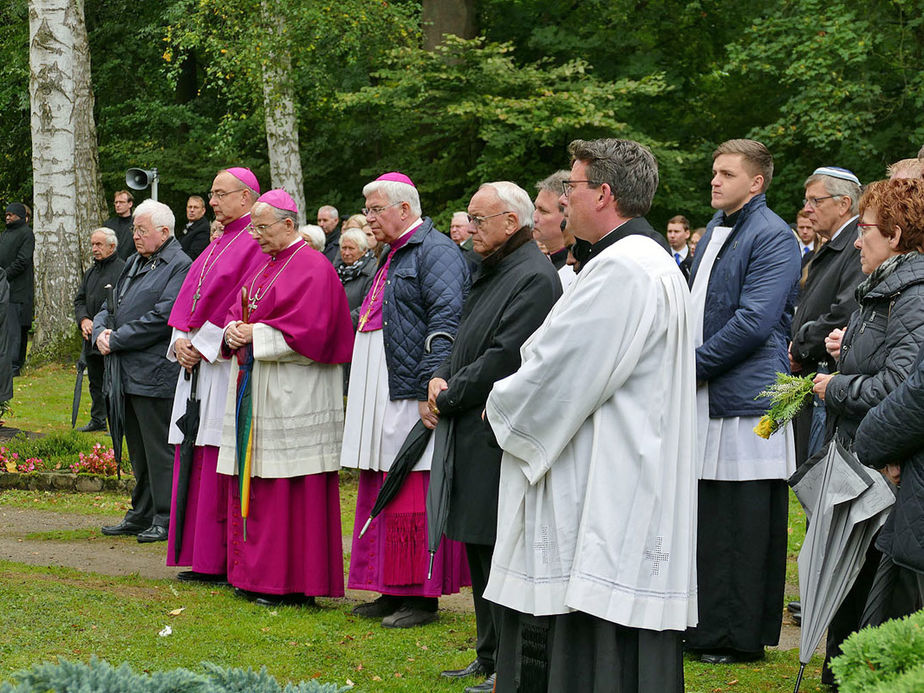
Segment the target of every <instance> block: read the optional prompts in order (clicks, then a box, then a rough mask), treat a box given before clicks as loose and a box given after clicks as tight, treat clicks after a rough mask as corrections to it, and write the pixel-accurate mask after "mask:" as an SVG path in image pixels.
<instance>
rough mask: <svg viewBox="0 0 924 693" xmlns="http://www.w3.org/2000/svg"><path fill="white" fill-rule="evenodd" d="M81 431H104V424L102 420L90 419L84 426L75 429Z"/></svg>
mask: <svg viewBox="0 0 924 693" xmlns="http://www.w3.org/2000/svg"><path fill="white" fill-rule="evenodd" d="M77 430H78V431H80V432H81V433H93V432H94V431H105V430H106V424H105V422H103V421H91V422H90V423H88V424H87V425H86V426H81V427H80V428H78V429H77Z"/></svg>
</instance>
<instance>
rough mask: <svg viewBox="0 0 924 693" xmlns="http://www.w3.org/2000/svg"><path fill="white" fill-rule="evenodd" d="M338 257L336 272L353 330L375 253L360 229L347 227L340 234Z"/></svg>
mask: <svg viewBox="0 0 924 693" xmlns="http://www.w3.org/2000/svg"><path fill="white" fill-rule="evenodd" d="M340 258H341V260H342V262H341V263H340V264H339V265H338V266H337V274H338V275H340V282H341V283H342V284H343V290H344V291H346V295H347V304H348V305H349V306H350V314H351V315H352V317H353V329H354V330H355V329H356V322H357V320H358V319H359V312H358V311H359V307H360V306H361V305H362V304H363V299H364V298H365V297H366V294H367V293H369V288H370V287H371V286H372V279H373V277H375V269H376V266H377V263H376V260H375V254H374V253H373V252H372V251H371V250H369V242H368V241H367V240H366V235H365V234H364V233H363V232H362V231H361V230H360V229H347V230H346V231H344V232H343V233H342V234H340Z"/></svg>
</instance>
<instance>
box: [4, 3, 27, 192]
mask: <svg viewBox="0 0 924 693" xmlns="http://www.w3.org/2000/svg"><path fill="white" fill-rule="evenodd" d="M0 26H2V27H3V31H2V32H0V55H2V56H3V60H2V61H0V113H2V114H3V127H0V201H2V204H3V205H4V206H5V205H6V204H7V203H8V202H13V201H23V202H27V203H28V202H31V199H32V147H31V143H32V136H31V133H30V130H29V17H28V2H27V0H5V1H4V2H0Z"/></svg>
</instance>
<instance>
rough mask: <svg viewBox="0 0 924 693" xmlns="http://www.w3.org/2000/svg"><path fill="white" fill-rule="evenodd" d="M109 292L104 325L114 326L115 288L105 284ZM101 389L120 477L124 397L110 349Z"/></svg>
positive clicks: (117, 473)
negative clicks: (107, 314) (106, 317)
mask: <svg viewBox="0 0 924 693" xmlns="http://www.w3.org/2000/svg"><path fill="white" fill-rule="evenodd" d="M105 288H106V290H107V292H108V294H109V298H108V301H109V317H108V319H107V320H106V327H108V328H109V329H114V328H115V311H116V302H115V289H113V287H112V284H107V285H106V287H105ZM103 391H104V392H105V393H106V413H107V414H108V416H109V436H110V437H111V438H112V453H113V456H114V457H115V461H116V475H117V476H118V478H119V479H121V478H122V436H123V435H124V431H125V398H124V396H123V393H122V366H121V364H120V363H119V357H118V355H116V354H114V353H112V352H111V351H110V352H109V353H108V354H106V356H105V363H104V369H103Z"/></svg>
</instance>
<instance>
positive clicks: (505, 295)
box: [428, 181, 574, 692]
mask: <svg viewBox="0 0 924 693" xmlns="http://www.w3.org/2000/svg"><path fill="white" fill-rule="evenodd" d="M533 211H534V210H533V205H532V203H531V202H530V200H529V195H528V194H527V193H526V191H525V190H523V189H522V188H521V187H519V186H518V185H516V184H514V183H511V182H509V181H500V182H496V183H485V184H484V185H482V186H481V187H480V188H479V189H478V192H476V193H475V195H474V196H473V197H472V199H471V202H470V203H469V205H468V214H467V217H468V218H470V219H471V220H472V221H471V224H472V226H473V227H474V230H475V234H474V236H473V237H472V239H473V247H474V251H475V252H476V253H478V255H479V256H480V257H481V269H480V271H479V273H478V275H477V277H476V279H475V281H474V283H473V285H472V290H471V292H470V293H469V295H468V298H467V299H466V300H465V306H464V307H463V309H462V314H463V318H462V322H461V324H460V325H459V332H458V334H457V335H456V339H455V342H453V345H452V353H451V354H450V355H449V358H448V359H446V361H444V362H443V364H442V365H441V366H440V367H439V368H438V369H437V370H436V372H435V373H434V374H433V378H432V379H431V380H430V385H429V392H428V395H429V396H428V405H429V407H430V411H431V412H433V413H434V414H436V415H437V416H439V423H438V424H437V429H436V436H437V441H438V445H437V448H436V449H437V450H438V451H441V453H442V454H439V453H437V457H438V459H434V461H433V463H434V465H444V466H445V467H446V468H447V469H446V472H445V473H446V475H447V477H448V478H451V479H452V484H451V487H450V496H449V519H448V523H447V525H446V536H447V537H449V538H450V539H454V540H456V541H461V542H465V551H466V554H467V556H468V565H469V570H470V571H471V576H472V598H473V600H474V602H475V626H476V628H477V634H478V637H477V641H476V643H475V654H476V659H475V661H474V662H472V663H471V664H469V665H468V666H467V667H465V668H463V669H454V670H449V671H444V672H443V676H444V677H447V678H463V677H467V676H474V675H483V676H487V677H488V679H487V680H486V681H485V682H484V683H481V684H478V685H475V686H471V687H469V688H467V689H466V691H474V692H479V691H491V690H493V685H494V678H493V674H494V669H495V661H496V649H497V632H498V622H499V620H500V619H499V616H498V615H497V614H498V609H499V608H500V607H498V606H496V605H494V604H491V603H490V602H488V601H486V600H485V599H484V588H485V585H486V584H487V582H488V575H489V573H490V569H491V556H492V554H493V553H494V539H495V536H496V531H497V494H498V484H499V477H500V461H501V451H500V448H498V447H497V443H496V441H495V440H494V436H493V435H492V434H491V432H490V430H489V429H488V428H487V427H486V426H485V425H484V423H483V422H482V420H481V412H482V411H484V405H485V401H486V400H487V396H488V392H490V390H491V387H492V386H493V385H494V383H495V382H497V381H498V380H501V379H502V378H506V377H507V376H508V375H510V374H511V373H513V372H514V371H515V370H516V369H517V368H518V367H519V365H520V347H521V346H522V345H523V342H525V341H526V339H527V337H529V335H531V334H532V333H533V332H534V331H535V330H536V328H537V327H539V325H541V324H542V321H543V320H544V319H545V316H546V315H547V314H548V312H549V311H550V310H551V309H552V306H553V305H554V304H555V301H557V300H558V298H559V297H560V296H561V282H560V281H559V279H558V276H557V273H556V271H555V268H554V267H552V265H551V263H549V261H548V260H547V259H546V258H545V256H544V255H543V254H542V252H540V250H539V248H538V247H537V246H536V244H535V243H533V242H532V226H533ZM466 221H467V219H466ZM569 271H570V268H569ZM571 274H572V275H574V273H573V272H572V273H571ZM449 467H451V469H449Z"/></svg>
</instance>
